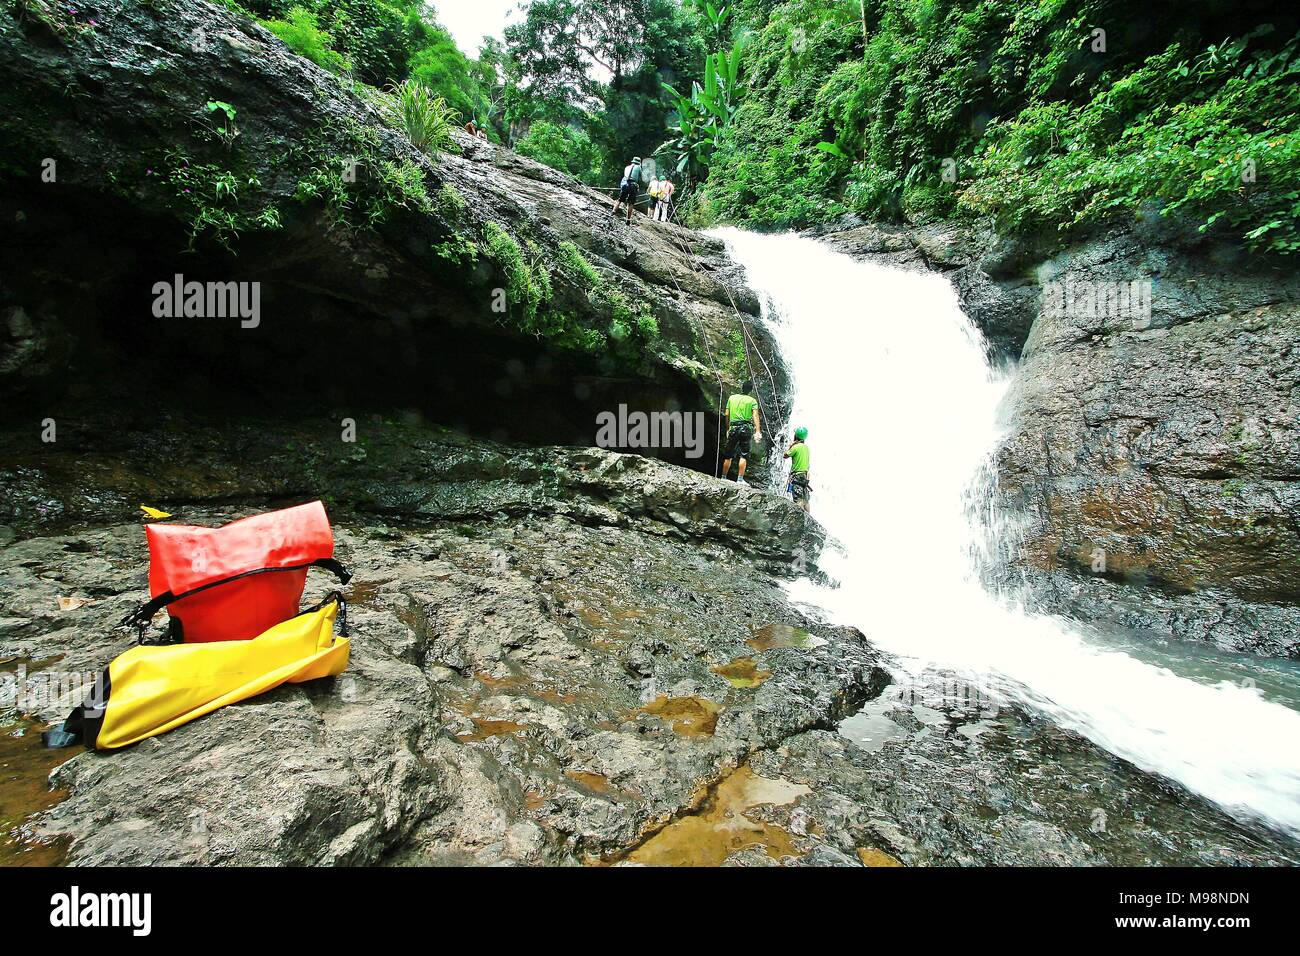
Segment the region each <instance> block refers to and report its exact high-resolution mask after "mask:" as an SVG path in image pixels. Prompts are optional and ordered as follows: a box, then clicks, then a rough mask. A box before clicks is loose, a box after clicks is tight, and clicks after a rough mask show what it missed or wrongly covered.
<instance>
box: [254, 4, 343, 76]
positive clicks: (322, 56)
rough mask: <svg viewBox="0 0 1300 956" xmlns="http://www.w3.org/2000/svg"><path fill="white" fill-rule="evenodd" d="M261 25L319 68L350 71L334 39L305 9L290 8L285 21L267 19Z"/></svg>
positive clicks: (313, 14) (336, 71) (335, 71)
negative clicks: (335, 46) (336, 47)
mask: <svg viewBox="0 0 1300 956" xmlns="http://www.w3.org/2000/svg"><path fill="white" fill-rule="evenodd" d="M262 25H263V26H264V27H266V28H267V29H268V30H270V31H271V32H272V33H274V34H275V35H276V36H278V37H279V38H280V39H281V40H283V41H284V42H285V45H286V46H288V47H289V49H291V50H293V52H294V53H297V54H298V55H299V56H304V57H306V58H307V59H309V60H311V61H312V62H313V63H315V64H316V65H317V66H320V67H324V68H325V69H327V70H330V71H332V72H334V73H342V72H343V71H345V70H348V69H350V68H351V64H350V62H349V61H348V59H347V58H346V57H345V56H343V55H342V54H341V53H339V52H338V51H337V50H335V49H334V37H333V36H331V35H330V34H329V33H327V32H326V31H325V30H322V29H321V28H320V26H319V24H318V23H317V20H316V14H315V13H313V12H312V11H311V10H308V9H307V8H306V7H300V6H294V7H290V8H289V10H288V11H287V12H286V13H285V18H284V19H283V20H264V21H262Z"/></svg>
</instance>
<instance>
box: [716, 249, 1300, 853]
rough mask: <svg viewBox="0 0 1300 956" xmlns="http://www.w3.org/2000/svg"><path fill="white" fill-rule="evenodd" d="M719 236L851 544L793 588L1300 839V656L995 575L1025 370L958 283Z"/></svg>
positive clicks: (835, 521)
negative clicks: (768, 340) (1117, 624)
mask: <svg viewBox="0 0 1300 956" xmlns="http://www.w3.org/2000/svg"><path fill="white" fill-rule="evenodd" d="M715 234H716V235H718V236H720V237H721V238H723V239H724V240H725V241H726V242H727V243H728V245H729V246H730V248H731V250H732V253H733V255H734V256H735V257H736V259H737V260H738V261H739V262H741V263H742V264H743V265H744V266H745V269H746V272H747V276H748V281H749V283H750V284H751V285H752V286H753V287H754V288H755V289H756V290H757V291H758V292H759V293H760V295H761V296H763V298H764V300H765V302H764V310H763V315H764V318H763V321H764V322H766V323H767V324H768V325H769V327H770V330H771V332H772V334H773V335H774V336H775V338H776V340H777V341H778V343H779V345H780V348H781V350H782V352H783V354H784V357H785V360H786V362H787V364H788V366H789V369H790V372H791V375H792V377H793V382H794V393H795V394H794V402H793V412H792V417H791V422H790V426H791V428H793V427H795V426H798V425H803V426H806V427H807V428H808V430H809V439H808V441H809V446H810V449H811V452H812V456H811V469H810V473H811V479H812V487H813V497H812V511H813V514H814V515H815V516H816V517H817V518H818V519H819V520H820V521H821V523H822V524H823V525H825V526H826V528H827V529H828V530H829V532H830V533H831V535H833V536H834V538H835V539H836V540H837V542H838V546H837V547H832V548H828V549H827V552H826V553H825V554H824V555H823V557H822V560H821V568H822V570H823V571H825V572H826V574H827V575H828V576H829V578H830V579H832V580H833V581H834V582H836V585H837V586H823V585H818V584H815V583H813V582H812V581H811V580H809V579H807V578H805V579H801V580H800V581H798V582H796V583H795V584H794V585H793V586H792V587H791V596H792V598H794V599H795V600H796V601H799V602H802V603H805V604H808V605H813V606H815V607H817V608H819V609H821V610H822V611H823V612H824V613H825V615H826V616H827V617H828V618H829V619H831V620H833V621H835V622H837V623H844V624H851V625H854V626H856V627H859V628H860V629H861V630H862V631H863V632H865V633H866V634H867V636H868V638H869V639H870V640H871V641H872V642H873V643H875V644H876V645H877V646H878V647H879V648H881V649H882V650H884V651H885V652H887V653H888V654H890V655H891V656H892V658H893V664H892V666H893V667H894V668H895V669H896V671H897V677H898V678H899V679H900V681H904V682H905V681H907V680H909V679H916V678H919V677H920V676H921V675H926V676H925V680H926V681H927V682H934V681H935V680H936V679H939V680H941V681H943V680H946V679H948V678H951V680H952V681H953V682H955V683H960V684H962V685H973V686H974V687H977V688H978V692H979V695H980V697H981V698H982V699H983V702H984V704H992V705H994V706H996V705H997V704H998V703H1009V704H1012V705H1014V706H1016V707H1020V708H1023V709H1025V710H1028V711H1029V712H1031V713H1033V714H1035V715H1038V716H1042V717H1044V718H1046V719H1048V720H1050V721H1051V722H1053V723H1054V724H1056V725H1058V726H1060V727H1062V728H1065V729H1067V730H1069V731H1073V732H1075V733H1078V734H1080V735H1082V736H1084V737H1086V738H1088V739H1090V740H1091V741H1093V742H1094V743H1096V744H1097V745H1099V746H1100V747H1102V748H1104V749H1105V750H1107V751H1109V752H1111V753H1113V754H1115V755H1116V756H1118V757H1121V758H1123V759H1125V760H1127V761H1129V762H1131V763H1132V764H1134V765H1136V766H1137V767H1139V768H1140V769H1142V770H1143V771H1146V772H1147V773H1150V774H1156V775H1159V776H1161V777H1165V778H1168V779H1170V780H1173V781H1176V782H1177V783H1179V784H1181V785H1183V786H1185V787H1187V788H1188V789H1190V790H1192V791H1194V792H1196V793H1199V794H1201V795H1202V796H1204V797H1205V798H1207V799H1209V800H1211V801H1213V802H1214V803H1216V804H1218V805H1219V806H1221V807H1222V808H1223V809H1224V810H1225V811H1227V812H1228V813H1230V814H1231V815H1233V816H1235V817H1237V818H1238V819H1241V820H1243V821H1251V822H1258V823H1263V824H1265V825H1267V826H1269V827H1271V828H1273V829H1276V830H1280V831H1282V832H1285V833H1288V834H1290V835H1291V836H1295V835H1297V834H1300V747H1297V746H1296V741H1297V740H1300V712H1298V711H1300V666H1298V665H1297V664H1296V663H1295V662H1292V661H1284V660H1278V659H1266V658H1255V657H1250V656H1245V655H1235V654H1226V653H1222V652H1219V651H1217V650H1216V649H1214V648H1212V647H1208V646H1205V645H1194V644H1180V643H1176V642H1169V641H1165V640H1162V639H1157V638H1156V637H1155V636H1153V635H1144V634H1141V633H1133V632H1124V633H1121V632H1110V631H1106V630H1102V629H1099V628H1097V627H1095V626H1092V625H1090V624H1089V622H1084V621H1070V620H1063V619H1060V618H1056V617H1051V616H1046V615H1041V614H1034V613H1029V612H1027V611H1026V610H1025V609H1024V607H1023V606H1022V604H1021V603H1020V602H1019V601H1018V598H1017V594H1016V593H1015V592H1014V591H1008V592H1006V593H995V592H994V591H992V590H990V589H989V587H987V586H986V585H985V584H984V583H983V582H982V579H981V571H982V569H984V568H985V567H986V566H987V565H988V563H989V562H990V561H991V560H992V559H991V555H993V554H996V553H999V551H1000V550H1002V549H1001V548H999V547H997V546H998V545H1000V544H1002V543H1004V542H1003V541H1002V540H1001V539H1002V538H1003V537H1004V536H1005V535H1008V534H1009V533H1010V532H1009V531H1008V530H1007V525H1008V522H1006V521H1004V520H1003V517H1002V516H1001V515H999V514H998V513H997V510H996V508H995V506H994V505H993V504H992V502H993V500H994V496H993V495H992V493H991V489H992V487H993V484H994V482H995V481H996V473H995V471H994V468H993V455H994V452H995V451H996V449H997V448H998V445H999V442H1000V441H1001V440H1002V438H1003V436H1004V435H1005V433H1006V429H1007V421H1006V414H1007V412H1006V407H1005V402H1004V397H1005V395H1006V392H1007V386H1008V384H1009V383H1010V381H1011V380H1012V376H1014V374H1015V370H1014V369H999V368H994V367H993V366H992V365H991V364H990V361H989V359H988V349H987V348H986V344H985V342H984V340H983V337H982V335H981V333H980V332H979V330H978V329H977V328H976V327H975V326H974V324H973V323H972V322H971V320H970V319H969V318H968V317H967V316H966V315H965V314H964V313H963V311H962V309H961V306H960V303H959V300H958V297H957V294H956V292H955V290H954V289H953V288H952V286H951V284H950V283H949V282H948V281H947V280H946V279H944V278H942V277H941V276H937V275H931V274H919V273H912V272H905V271H902V270H898V269H893V268H888V267H884V266H880V265H877V264H873V263H865V262H858V261H855V260H853V259H851V258H849V257H848V256H845V255H843V254H840V253H837V252H835V251H833V250H831V249H830V248H828V247H826V246H824V245H822V244H820V243H818V242H816V241H815V240H812V239H808V238H803V237H798V236H793V235H773V236H766V235H757V234H753V233H747V232H742V231H739V230H735V229H722V230H718V231H717V232H716V233H715ZM765 424H766V423H765ZM788 438H789V436H788V435H787V436H783V438H782V440H783V441H787V440H788ZM772 454H773V455H775V456H776V457H777V459H778V462H779V450H775V449H774V450H773V451H772ZM779 467H780V466H779V463H778V465H777V468H778V471H779ZM936 674H938V675H941V676H940V677H939V678H936ZM944 675H946V676H944ZM850 721H857V724H856V726H857V727H858V729H861V728H862V727H864V726H871V725H872V723H873V721H875V718H874V717H873V715H871V714H863V715H859V716H858V717H857V718H850ZM875 722H876V723H878V721H875ZM1068 785H1069V781H1068V779H1066V780H1063V781H1062V786H1063V787H1068ZM1068 797H1069V794H1068V792H1063V793H1062V799H1068Z"/></svg>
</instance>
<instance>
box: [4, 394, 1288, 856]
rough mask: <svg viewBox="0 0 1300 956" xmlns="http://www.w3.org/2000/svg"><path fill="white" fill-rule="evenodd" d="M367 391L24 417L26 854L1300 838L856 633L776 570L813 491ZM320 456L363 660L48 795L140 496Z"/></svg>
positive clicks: (102, 650)
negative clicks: (793, 492) (138, 415)
mask: <svg viewBox="0 0 1300 956" xmlns="http://www.w3.org/2000/svg"><path fill="white" fill-rule="evenodd" d="M363 426H364V427H363V428H362V431H361V434H362V435H363V436H366V440H365V442H364V443H361V442H358V444H357V447H355V448H352V449H345V452H350V453H344V454H342V455H340V454H339V451H338V449H339V443H338V440H337V436H336V435H334V434H328V435H326V434H324V430H323V429H321V428H319V427H318V428H317V429H316V431H313V430H312V429H311V428H309V427H307V426H305V425H304V426H301V427H299V428H297V429H291V428H286V427H285V426H283V425H281V426H279V429H280V430H278V431H277V430H275V426H272V425H270V424H268V423H265V422H251V423H244V424H243V425H242V426H239V424H238V423H235V422H232V421H229V420H225V421H222V422H219V423H218V422H205V421H196V420H188V421H186V422H185V423H183V427H180V426H179V425H178V426H177V428H176V431H175V432H171V433H169V432H167V431H147V430H145V429H144V428H143V427H140V428H139V429H133V428H130V427H123V428H121V429H119V430H118V431H116V432H109V431H107V430H105V429H104V428H102V427H98V426H96V427H88V428H87V432H86V436H87V437H85V438H84V439H83V440H82V441H81V442H80V447H78V442H75V441H69V442H68V444H67V445H66V446H63V447H62V449H61V451H60V455H61V456H66V457H63V458H62V459H61V460H59V461H57V462H52V461H51V458H52V457H53V456H51V455H50V453H49V452H48V451H47V453H46V460H45V462H44V463H43V464H42V463H41V462H38V461H36V460H34V458H33V457H31V456H32V454H33V449H34V446H35V445H36V444H37V442H36V441H35V440H34V439H32V438H31V437H30V436H25V437H22V438H15V437H14V436H7V437H6V438H5V441H4V444H5V455H4V461H5V462H6V463H9V462H11V461H14V462H17V464H15V465H12V466H10V465H8V464H6V467H5V468H4V469H3V470H0V480H2V481H3V484H4V491H5V496H4V500H5V501H6V502H7V503H8V506H9V507H10V509H11V511H10V514H9V517H8V518H7V519H6V520H8V521H9V522H10V524H9V525H8V527H7V528H6V530H5V531H4V532H3V533H2V534H0V662H5V663H4V664H3V667H4V668H5V669H6V670H7V673H6V674H4V675H0V718H2V719H0V723H3V724H4V725H5V726H6V727H8V728H13V729H11V730H10V731H9V732H10V733H12V734H17V735H18V736H17V737H6V738H5V739H6V740H8V741H9V744H8V745H7V749H6V751H5V757H6V761H7V763H8V764H9V766H10V767H11V768H14V767H16V768H18V769H19V773H20V774H21V773H28V774H29V775H30V776H32V778H33V779H32V781H30V784H31V785H30V787H29V790H30V791H31V792H32V793H33V794H35V795H36V798H34V800H33V803H32V805H31V806H28V807H26V809H27V810H30V811H36V810H39V809H41V808H44V807H47V806H48V805H49V804H50V803H54V805H53V806H52V808H49V809H45V810H44V811H43V812H40V813H34V814H33V815H32V816H30V817H24V818H22V819H18V820H17V823H16V825H15V822H14V821H13V820H10V821H9V823H8V825H9V826H11V827H15V829H13V831H12V832H11V834H10V836H9V838H8V839H7V840H5V839H3V838H0V858H3V857H5V856H6V855H8V856H9V857H10V858H11V859H12V858H13V857H15V856H16V857H17V858H18V859H20V860H21V859H22V858H23V857H24V856H25V855H27V854H36V855H37V856H39V857H40V858H42V859H45V860H47V861H52V860H58V859H64V860H67V861H69V862H75V863H85V864H155V863H156V864H370V863H388V864H413V863H431V862H433V863H478V864H488V863H528V864H542V863H545V864H568V863H623V864H636V863H645V864H662V863H694V864H700V863H714V864H716V863H727V864H730V865H763V864H774V863H785V864H793V865H854V866H858V865H870V866H874V865H895V864H898V863H904V864H927V863H959V864H964V863H1040V864H1047V863H1107V862H1110V863H1120V862H1123V863H1146V862H1201V863H1260V862H1287V861H1294V860H1295V859H1296V856H1295V850H1294V847H1293V846H1292V845H1291V844H1290V843H1289V842H1287V841H1285V840H1282V839H1280V838H1278V837H1276V836H1275V835H1271V834H1268V833H1267V832H1265V831H1262V830H1257V829H1254V828H1251V827H1246V826H1243V825H1240V824H1238V823H1236V822H1234V821H1232V820H1230V819H1228V818H1227V817H1225V816H1224V815H1223V814H1222V813H1221V812H1220V811H1218V810H1216V809H1214V808H1213V807H1210V806H1209V805H1207V804H1205V803H1204V801H1201V800H1200V799H1198V798H1196V797H1194V796H1192V795H1190V794H1188V793H1186V792H1185V791H1182V790H1181V789H1179V788H1177V787H1173V786H1170V785H1167V784H1164V783H1162V782H1160V781H1158V780H1154V779H1153V778H1150V777H1148V776H1147V775H1145V774H1142V773H1141V772H1139V771H1137V770H1136V769H1134V768H1132V767H1129V766H1128V765H1126V764H1124V763H1123V762H1122V761H1119V760H1117V759H1115V758H1113V757H1110V756H1109V755H1107V754H1105V753H1104V752H1103V751H1100V750H1098V749H1097V748H1096V747H1094V746H1092V745H1091V744H1089V743H1087V742H1086V741H1084V740H1081V739H1080V738H1078V737H1076V736H1074V735H1072V734H1069V733H1067V732H1065V731H1061V730H1059V729H1056V728H1053V727H1051V726H1050V725H1047V724H1045V723H1043V722H1041V721H1037V720H1034V719H1032V718H1030V717H1029V716H1028V715H1026V714H1024V713H1021V712H1019V711H1018V710H1016V709H1014V708H1008V707H1005V706H1002V705H999V704H997V702H994V701H990V700H987V699H979V698H976V697H972V696H970V695H969V694H968V693H967V689H966V688H961V687H956V686H952V685H951V683H950V682H945V681H943V680H942V679H941V678H940V677H939V676H938V675H929V676H926V677H923V678H908V679H906V680H900V679H899V677H900V675H901V672H900V671H898V670H897V669H896V668H895V667H894V666H893V665H892V664H891V663H890V662H889V661H886V660H883V659H881V657H880V656H879V654H878V653H877V652H876V651H875V650H873V648H872V647H871V645H870V644H869V642H868V640H867V638H866V637H865V636H864V635H863V634H861V633H860V632H858V631H856V630H853V629H849V628H841V627H832V626H828V625H826V624H824V623H822V622H820V621H819V620H818V618H817V616H816V614H815V613H813V612H812V611H811V610H810V609H808V608H802V607H799V606H796V605H792V604H791V602H790V600H789V599H788V597H787V596H786V593H785V590H784V588H783V586H782V582H783V579H785V578H787V577H788V576H790V575H791V574H793V573H796V572H798V571H800V570H801V569H802V565H803V561H804V559H805V558H806V557H811V556H815V554H816V552H817V550H818V549H819V547H820V542H821V531H820V529H818V528H817V527H816V526H815V525H814V524H812V523H811V522H808V521H807V519H806V518H805V516H804V515H803V514H802V512H799V511H797V510H795V509H793V507H792V506H791V505H790V503H789V502H787V501H785V500H784V499H781V498H778V497H776V496H772V495H769V494H766V493H763V492H761V491H757V490H742V489H739V488H737V487H736V486H735V485H732V484H728V483H724V482H720V481H716V480H714V479H712V478H708V477H704V476H700V475H698V474H695V473H693V472H690V471H688V470H686V469H682V468H678V467H676V466H671V465H667V464H663V463H659V462H654V461H650V460H647V459H640V458H635V457H633V456H627V455H618V454H612V453H608V452H602V451H598V450H595V449H561V448H533V449H523V448H516V447H511V446H503V445H494V444H489V443H482V442H477V441H474V440H471V439H468V438H465V437H464V436H458V435H455V434H453V433H449V432H446V431H440V430H436V429H429V428H427V427H424V426H421V425H418V424H412V423H408V422H390V421H383V420H375V421H368V422H365V423H363ZM106 434H114V435H115V436H116V437H114V438H113V439H111V440H110V439H107V438H105V437H103V436H105V435H106ZM169 434H170V435H171V436H172V437H169ZM89 436H96V438H91V437H89ZM180 436H183V440H182V437H180ZM72 437H73V436H71V435H70V436H69V438H72ZM62 441H63V440H62V439H61V440H60V443H61V444H62ZM24 442H26V443H27V445H26V446H25V445H24ZM327 442H329V443H331V444H326V443H327ZM223 448H224V451H223ZM24 449H25V450H24ZM146 450H149V454H146V453H145V451H146ZM24 455H26V456H27V457H24ZM335 457H337V460H334V459H335ZM309 486H319V487H330V488H331V489H333V490H334V494H333V497H332V498H331V499H330V511H331V516H332V518H333V521H334V525H335V531H336V537H337V543H338V554H339V556H340V557H341V558H342V559H343V560H344V561H345V562H346V563H348V564H349V565H350V566H351V567H353V568H354V569H355V571H356V578H355V579H354V581H353V582H352V584H351V585H350V587H349V588H348V598H349V601H350V606H349V619H350V625H351V629H352V647H353V653H352V662H351V666H350V667H349V669H348V671H347V672H346V673H345V674H344V675H343V676H341V677H339V678H337V679H331V680H322V681H317V682H313V683H310V684H305V685H295V686H289V687H283V688H279V689H277V690H275V691H272V692H270V693H268V694H266V695H263V696H261V697H258V698H256V699H254V700H251V701H248V702H245V703H241V704H238V705H234V706H231V707H227V708H224V709H222V710H220V711H217V712H216V713H213V714H211V715H209V716H207V717H205V718H203V719H200V720H198V721H194V722H192V723H190V724H187V725H185V726H184V727H181V728H179V729H177V730H176V731H173V732H171V733H168V734H166V735H163V736H161V737H157V738H153V739H150V740H148V741H145V742H144V743H142V744H140V745H138V746H135V747H131V748H127V749H126V750H123V751H119V752H114V753H108V754H98V753H86V752H82V753H78V754H76V755H75V756H71V759H69V760H67V762H66V763H62V764H61V765H60V766H58V767H57V768H56V769H55V770H54V771H53V773H52V775H51V782H52V784H53V785H54V786H55V787H56V788H58V790H57V791H56V793H55V794H53V795H46V794H45V793H44V791H45V787H44V778H45V773H46V772H47V770H48V769H49V763H48V762H47V757H46V756H45V754H44V753H43V752H41V751H40V750H39V741H38V739H37V735H36V734H35V730H36V729H37V728H38V727H39V724H38V723H35V722H34V720H33V719H38V720H54V719H58V718H60V717H62V716H63V714H64V713H65V712H66V710H67V709H69V708H70V707H71V706H72V705H73V704H75V703H77V700H76V697H77V694H76V693H73V692H68V693H65V694H64V695H63V696H62V697H58V696H57V691H58V690H59V689H61V688H63V687H68V686H72V681H71V680H70V677H71V675H90V674H93V673H95V672H97V671H98V670H99V669H101V668H102V667H103V666H104V664H105V663H106V662H107V661H108V660H110V659H111V658H112V657H113V656H114V655H115V654H118V653H120V652H121V651H123V650H125V649H126V648H127V647H128V646H130V642H131V640H132V637H131V636H130V635H127V634H124V633H123V632H121V631H116V630H114V629H113V627H112V625H113V623H114V622H116V621H117V620H119V619H120V618H121V617H122V616H123V615H124V614H125V613H126V612H127V611H128V610H129V609H130V608H132V607H133V606H135V604H136V603H137V602H139V601H140V600H142V599H143V598H144V597H145V596H146V568H147V563H146V553H145V546H144V535H143V531H142V528H141V526H140V523H139V519H138V518H132V517H129V515H130V513H131V512H132V511H133V510H134V509H135V508H136V504H137V503H147V504H150V505H154V506H158V507H161V508H165V509H166V510H168V511H170V512H172V514H173V515H174V519H173V520H179V521H186V522H195V523H212V524H216V523H221V522H225V521H228V520H231V519H234V518H237V517H240V516H242V515H245V514H249V513H252V512H256V511H259V510H263V509H265V508H268V507H273V506H275V505H277V504H281V503H285V502H286V497H287V500H302V498H304V497H308V496H309V493H307V492H306V489H307V488H308V487H309ZM326 587H327V582H325V581H324V580H316V579H315V578H313V579H312V580H311V581H310V583H309V591H308V594H307V597H306V599H307V600H314V599H316V598H318V597H319V596H320V595H321V594H322V593H323V592H324V589H325V588H326ZM19 667H21V668H22V670H21V671H18V670H17V669H18V668H19ZM15 672H17V673H21V675H22V677H23V680H22V682H21V687H20V686H19V682H17V681H15V680H13V675H14V674H15ZM19 693H21V694H22V697H21V698H20V697H19ZM16 707H17V708H19V709H21V710H26V711H27V714H26V716H24V715H23V714H21V713H19V712H17V711H16V710H15V708H16ZM63 753H64V755H67V754H69V753H71V752H63ZM1029 765H1032V766H1034V767H1037V768H1039V769H1038V770H1036V771H1035V772H1034V773H1023V772H1022V771H1023V769H1024V767H1025V766H1029ZM1067 777H1068V780H1067V779H1066V778H1067ZM1080 781H1082V783H1081V782H1080ZM1061 793H1070V794H1071V795H1072V797H1071V800H1070V801H1069V802H1068V803H1063V802H1061V800H1060V799H1059V795H1060V794H1061ZM55 801H58V802H55ZM1103 807H1104V808H1105V810H1104V812H1106V813H1109V814H1110V815H1111V818H1110V824H1109V825H1108V826H1106V827H1100V828H1099V827H1097V825H1096V820H1097V817H1096V814H1097V810H1098V808H1103ZM13 812H14V811H13V809H12V808H10V809H9V810H7V815H8V814H11V813H13ZM42 854H43V856H42Z"/></svg>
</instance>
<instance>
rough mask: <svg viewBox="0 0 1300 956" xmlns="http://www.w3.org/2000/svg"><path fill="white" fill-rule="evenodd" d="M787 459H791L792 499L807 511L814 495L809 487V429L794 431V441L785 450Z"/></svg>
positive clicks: (801, 428)
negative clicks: (810, 499) (809, 501)
mask: <svg viewBox="0 0 1300 956" xmlns="http://www.w3.org/2000/svg"><path fill="white" fill-rule="evenodd" d="M785 457H786V458H789V459H790V497H791V498H793V499H794V503H795V504H796V505H798V506H799V507H800V508H802V509H803V510H804V511H807V510H808V496H809V495H810V494H811V493H812V492H811V489H810V488H809V487H808V429H806V428H803V427H802V426H801V427H799V428H796V429H795V430H794V441H792V442H791V443H790V447H789V448H787V449H786V450H785Z"/></svg>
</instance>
